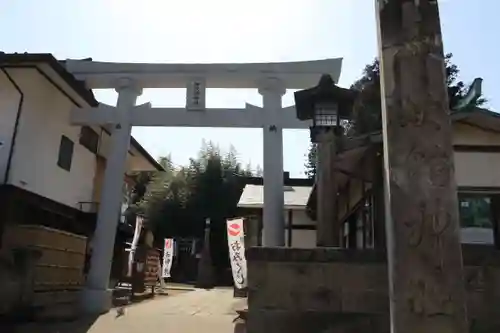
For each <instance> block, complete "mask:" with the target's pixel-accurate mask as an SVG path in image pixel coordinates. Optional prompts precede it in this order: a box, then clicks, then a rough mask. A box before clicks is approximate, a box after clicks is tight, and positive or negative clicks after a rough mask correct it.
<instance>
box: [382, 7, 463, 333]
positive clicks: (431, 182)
mask: <svg viewBox="0 0 500 333" xmlns="http://www.w3.org/2000/svg"><path fill="white" fill-rule="evenodd" d="M376 5H377V7H376V15H377V19H378V28H379V31H378V32H379V51H380V62H381V80H382V82H381V83H382V84H381V86H382V119H383V131H384V167H385V169H384V172H385V182H386V183H385V196H386V233H387V252H388V267H389V284H390V285H389V289H390V305H391V327H392V332H394V333H402V332H404V333H417V332H418V333H422V332H426V333H438V332H439V333H452V332H453V333H465V332H468V324H467V311H466V305H465V290H464V289H465V288H464V279H463V262H462V252H461V244H460V237H459V215H458V203H457V186H456V183H455V174H454V165H453V147H452V127H451V123H450V115H449V112H450V111H449V105H448V95H447V89H446V83H445V69H444V68H445V67H444V66H445V64H444V56H443V42H442V36H441V27H440V21H439V10H438V4H437V1H435V0H434V1H432V0H376Z"/></svg>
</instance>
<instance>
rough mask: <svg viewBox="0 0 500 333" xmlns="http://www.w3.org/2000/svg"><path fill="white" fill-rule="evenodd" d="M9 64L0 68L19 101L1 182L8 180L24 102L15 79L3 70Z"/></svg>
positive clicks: (5, 182)
mask: <svg viewBox="0 0 500 333" xmlns="http://www.w3.org/2000/svg"><path fill="white" fill-rule="evenodd" d="M8 67H9V66H2V67H1V70H2V72H3V73H4V74H5V76H6V77H7V79H8V80H9V82H10V83H11V84H12V86H13V87H14V88H15V89H16V90H17V92H18V93H19V96H20V98H19V103H18V104H17V111H16V121H15V122H14V131H13V133H12V139H11V140H10V149H9V157H8V159H7V166H6V168H5V174H4V178H3V183H4V184H7V182H8V180H9V173H10V168H11V166H12V157H13V156H14V146H15V144H16V138H17V132H18V131H19V120H20V119H21V112H22V110H23V104H24V93H23V91H22V90H21V88H20V87H19V85H18V84H17V83H16V81H15V80H14V79H13V78H12V76H10V74H9V73H8V72H7V71H6V70H5V68H8Z"/></svg>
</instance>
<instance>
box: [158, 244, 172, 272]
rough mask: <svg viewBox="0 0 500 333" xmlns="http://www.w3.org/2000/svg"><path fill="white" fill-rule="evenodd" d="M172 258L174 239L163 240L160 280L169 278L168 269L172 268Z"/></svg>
mask: <svg viewBox="0 0 500 333" xmlns="http://www.w3.org/2000/svg"><path fill="white" fill-rule="evenodd" d="M173 258H174V239H173V238H165V242H164V245H163V267H162V273H161V276H162V278H168V277H170V268H172V261H173V260H172V259H173Z"/></svg>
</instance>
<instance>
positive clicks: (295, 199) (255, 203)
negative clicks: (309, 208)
mask: <svg viewBox="0 0 500 333" xmlns="http://www.w3.org/2000/svg"><path fill="white" fill-rule="evenodd" d="M311 190H312V187H311V186H285V187H284V188H283V191H284V193H285V208H291V207H295V208H300V207H303V208H304V209H305V207H306V205H307V199H308V198H309V195H310V193H311ZM263 205H264V186H262V185H251V184H249V185H246V186H245V189H244V190H243V194H242V195H241V197H240V201H239V202H238V207H242V208H262V206H263Z"/></svg>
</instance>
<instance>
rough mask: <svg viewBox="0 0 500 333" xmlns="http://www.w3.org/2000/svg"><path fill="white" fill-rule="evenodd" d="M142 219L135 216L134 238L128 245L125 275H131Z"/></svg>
mask: <svg viewBox="0 0 500 333" xmlns="http://www.w3.org/2000/svg"><path fill="white" fill-rule="evenodd" d="M142 224H143V219H142V217H141V216H137V217H136V218H135V231H134V238H133V239H132V244H131V245H130V252H129V253H128V269H127V276H128V277H130V276H132V266H133V264H134V257H135V250H136V249H137V244H138V243H139V236H140V235H141V229H142Z"/></svg>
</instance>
